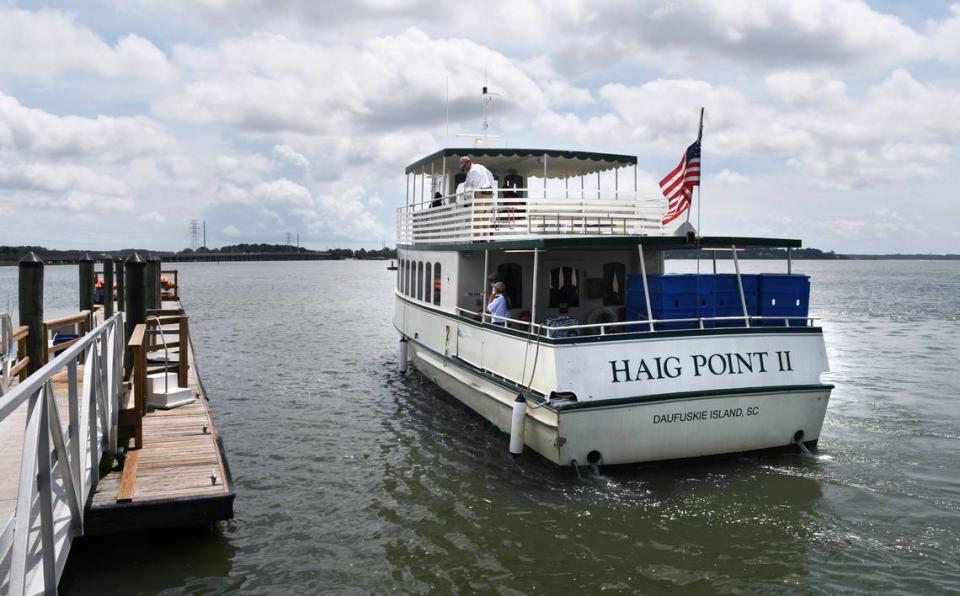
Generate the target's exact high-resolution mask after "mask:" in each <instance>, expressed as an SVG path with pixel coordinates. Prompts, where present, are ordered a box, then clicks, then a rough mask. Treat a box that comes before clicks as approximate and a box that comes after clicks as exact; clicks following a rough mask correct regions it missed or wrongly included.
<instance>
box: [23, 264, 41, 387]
mask: <svg viewBox="0 0 960 596" xmlns="http://www.w3.org/2000/svg"><path fill="white" fill-rule="evenodd" d="M43 268H44V263H43V259H41V258H40V257H38V256H37V255H35V254H34V253H32V252H31V253H30V254H28V255H26V256H24V257H23V258H22V259H20V263H19V271H18V273H19V282H18V283H19V288H18V289H17V292H18V294H19V301H18V305H19V307H20V324H21V325H24V326H26V327H27V329H29V335H27V357H28V358H30V363H29V365H28V367H27V371H28V373H29V374H31V375H32V374H33V373H35V372H37V370H39V369H40V367H42V366H43V365H44V361H43V351H44V350H43V348H44V343H45V342H46V341H47V338H46V337H44V333H43Z"/></svg>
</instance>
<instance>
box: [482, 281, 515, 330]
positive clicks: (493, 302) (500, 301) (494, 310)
mask: <svg viewBox="0 0 960 596" xmlns="http://www.w3.org/2000/svg"><path fill="white" fill-rule="evenodd" d="M506 289H507V286H506V285H505V284H504V283H503V282H502V281H498V282H497V283H495V284H493V290H492V291H491V293H490V299H489V300H488V301H487V312H488V313H490V315H491V319H492V320H493V324H494V325H506V324H507V321H506V319H508V318H510V309H509V308H507V298H506V296H504V295H503V292H504V291H505V290H506Z"/></svg>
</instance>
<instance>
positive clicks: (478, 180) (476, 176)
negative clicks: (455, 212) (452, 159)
mask: <svg viewBox="0 0 960 596" xmlns="http://www.w3.org/2000/svg"><path fill="white" fill-rule="evenodd" d="M460 171H462V172H463V173H465V174H466V175H467V179H466V181H464V183H463V190H472V191H474V196H480V197H492V196H493V192H492V190H493V186H494V184H496V179H494V177H493V174H492V173H491V172H490V170H488V169H487V168H486V167H484V166H482V165H481V164H474V163H471V162H470V158H469V157H461V158H460Z"/></svg>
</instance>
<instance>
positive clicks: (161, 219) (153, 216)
mask: <svg viewBox="0 0 960 596" xmlns="http://www.w3.org/2000/svg"><path fill="white" fill-rule="evenodd" d="M137 219H138V220H139V221H141V222H144V223H148V224H150V223H152V224H158V225H166V223H167V218H166V216H164V215H163V214H162V213H160V212H159V211H148V212H146V213H144V214H143V215H141V216H140V217H138V218H137Z"/></svg>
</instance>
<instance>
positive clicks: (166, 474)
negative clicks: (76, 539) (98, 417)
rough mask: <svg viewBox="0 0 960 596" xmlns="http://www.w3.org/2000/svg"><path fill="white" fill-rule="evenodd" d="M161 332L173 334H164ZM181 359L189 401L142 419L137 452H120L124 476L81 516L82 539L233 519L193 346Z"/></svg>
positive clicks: (111, 481)
mask: <svg viewBox="0 0 960 596" xmlns="http://www.w3.org/2000/svg"><path fill="white" fill-rule="evenodd" d="M168 304H170V303H166V302H165V303H164V307H165V308H166V307H167V306H168ZM163 331H164V333H165V335H166V334H167V333H171V334H175V331H169V330H168V328H167V326H164V329H163ZM171 337H172V335H171ZM186 351H187V354H188V362H189V372H188V381H189V386H190V388H191V389H192V390H193V393H194V395H195V396H196V399H195V400H194V401H193V402H191V403H189V404H187V405H184V406H180V407H178V408H174V409H171V410H148V411H147V414H146V415H145V416H144V417H143V446H142V448H140V449H132V450H130V451H128V452H127V456H126V460H125V463H124V468H123V470H119V469H114V470H111V471H110V473H109V474H107V475H106V476H104V477H103V478H101V479H100V483H99V485H98V487H97V491H96V493H94V495H93V498H92V499H91V502H90V505H89V507H88V508H87V513H86V516H85V523H86V533H87V534H103V533H109V532H117V531H128V530H143V529H150V528H160V527H171V526H177V525H188V524H200V523H211V522H215V521H220V520H224V519H230V518H232V517H233V499H234V493H233V482H232V479H231V478H230V472H229V468H228V467H227V463H226V458H225V456H224V452H223V445H222V443H221V441H220V436H219V434H218V433H217V431H216V428H215V427H214V425H213V419H212V416H211V412H210V405H209V402H208V401H207V396H206V393H205V391H204V389H203V386H202V384H201V383H200V380H199V379H198V377H197V374H196V366H195V362H194V355H193V349H192V346H189V345H188V346H187V350H186ZM131 445H132V441H131Z"/></svg>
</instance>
